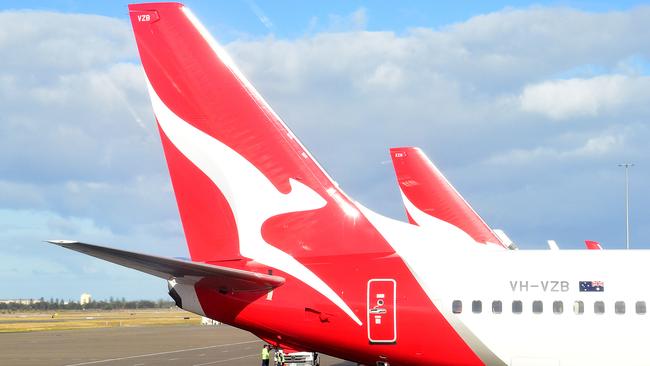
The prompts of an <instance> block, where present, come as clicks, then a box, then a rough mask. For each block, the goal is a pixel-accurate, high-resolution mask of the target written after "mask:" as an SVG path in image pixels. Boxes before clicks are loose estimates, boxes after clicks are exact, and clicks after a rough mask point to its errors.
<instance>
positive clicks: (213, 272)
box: [48, 240, 284, 291]
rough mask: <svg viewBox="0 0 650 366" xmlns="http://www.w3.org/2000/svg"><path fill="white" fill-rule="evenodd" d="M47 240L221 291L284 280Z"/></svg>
mask: <svg viewBox="0 0 650 366" xmlns="http://www.w3.org/2000/svg"><path fill="white" fill-rule="evenodd" d="M48 242H49V243H52V244H56V245H58V246H60V247H64V248H67V249H71V250H74V251H77V252H80V253H83V254H87V255H90V256H93V257H95V258H99V259H103V260H105V261H109V262H112V263H115V264H119V265H121V266H124V267H128V268H133V269H136V270H138V271H141V272H145V273H148V274H150V275H154V276H156V277H160V278H163V279H165V280H169V279H172V278H175V279H176V280H177V281H179V280H180V281H182V282H184V283H197V282H200V283H201V285H202V286H203V285H205V286H210V287H214V288H215V289H219V290H222V291H223V290H227V291H255V290H270V289H272V288H275V287H278V286H280V285H282V284H284V278H282V277H280V276H273V275H266V274H262V273H256V272H249V271H243V270H240V269H234V268H228V267H222V266H215V265H212V264H205V263H197V262H188V261H184V260H180V259H173V258H165V257H158V256H155V255H149V254H142V253H135V252H129V251H126V250H120V249H114V248H107V247H102V246H99V245H93V244H86V243H80V242H78V241H70V240H48Z"/></svg>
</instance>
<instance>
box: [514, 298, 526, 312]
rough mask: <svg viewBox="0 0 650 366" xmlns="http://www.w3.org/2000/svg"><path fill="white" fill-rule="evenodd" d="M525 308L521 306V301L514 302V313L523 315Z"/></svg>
mask: <svg viewBox="0 0 650 366" xmlns="http://www.w3.org/2000/svg"><path fill="white" fill-rule="evenodd" d="M523 308H524V306H523V305H522V304H521V301H520V300H515V301H513V302H512V312H513V313H515V314H521V311H522V310H523Z"/></svg>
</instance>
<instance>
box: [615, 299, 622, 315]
mask: <svg viewBox="0 0 650 366" xmlns="http://www.w3.org/2000/svg"><path fill="white" fill-rule="evenodd" d="M614 312H615V313H616V314H625V301H617V302H615V303H614Z"/></svg>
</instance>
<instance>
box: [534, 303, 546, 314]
mask: <svg viewBox="0 0 650 366" xmlns="http://www.w3.org/2000/svg"><path fill="white" fill-rule="evenodd" d="M543 311H544V303H543V302H541V301H539V300H535V301H533V313H534V314H541V313H542V312H543Z"/></svg>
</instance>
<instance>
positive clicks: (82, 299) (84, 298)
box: [79, 292, 93, 306]
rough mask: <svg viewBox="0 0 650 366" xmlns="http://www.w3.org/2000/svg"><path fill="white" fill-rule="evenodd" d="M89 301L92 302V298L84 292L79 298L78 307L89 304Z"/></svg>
mask: <svg viewBox="0 0 650 366" xmlns="http://www.w3.org/2000/svg"><path fill="white" fill-rule="evenodd" d="M91 301H93V297H92V296H91V295H90V294H87V293H85V292H84V293H83V294H81V297H80V298H79V305H81V306H84V305H86V304H89V303H90V302H91Z"/></svg>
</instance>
